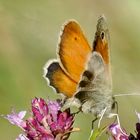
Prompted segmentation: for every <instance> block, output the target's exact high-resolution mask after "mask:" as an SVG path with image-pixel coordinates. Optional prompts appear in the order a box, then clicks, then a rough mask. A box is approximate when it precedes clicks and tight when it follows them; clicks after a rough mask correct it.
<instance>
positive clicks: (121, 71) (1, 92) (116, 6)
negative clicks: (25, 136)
mask: <svg viewBox="0 0 140 140" xmlns="http://www.w3.org/2000/svg"><path fill="white" fill-rule="evenodd" d="M101 14H104V15H105V16H106V18H107V21H108V26H109V29H110V34H111V35H110V36H111V63H112V76H113V93H115V94H116V93H117V94H120V93H134V92H137V93H140V1H138V0H133V1H132V0H123V1H121V0H118V1H116V0H108V1H105V0H83V1H82V0H81V1H80V0H77V1H76V0H69V1H68V0H0V114H8V113H9V112H10V111H11V108H12V107H14V108H16V109H17V111H19V110H28V111H29V110H30V102H31V99H32V98H34V97H43V98H51V99H52V98H56V97H57V95H56V94H54V92H53V90H52V89H51V88H50V87H48V86H47V82H46V81H45V80H44V79H43V77H42V75H43V66H44V64H45V63H46V61H47V60H48V59H50V58H55V57H56V46H57V41H58V35H59V31H60V28H61V25H62V24H63V23H64V22H65V21H66V20H68V19H75V20H77V21H78V22H79V23H80V25H81V27H82V28H83V30H84V33H85V35H86V37H87V38H88V40H89V43H90V44H92V41H93V38H94V33H95V29H96V21H97V19H98V16H99V15H101ZM117 101H118V104H119V115H120V121H121V124H122V126H124V127H125V129H126V130H127V131H128V133H129V132H130V131H131V132H134V127H135V122H136V121H137V118H136V115H135V110H137V111H139V112H140V96H133V97H132V96H131V97H130V96H129V97H120V98H117ZM92 119H93V116H92V115H85V114H78V115H77V117H76V122H75V124H74V126H75V127H80V128H81V131H80V132H79V133H74V134H72V135H71V137H70V139H71V140H72V139H81V140H87V139H88V137H89V134H90V129H91V120H92ZM19 133H21V131H20V129H19V128H17V127H16V126H12V125H11V124H9V123H8V121H6V120H4V119H3V118H0V139H1V140H14V139H15V138H16V137H17V136H18V134H19ZM102 139H104V138H102Z"/></svg>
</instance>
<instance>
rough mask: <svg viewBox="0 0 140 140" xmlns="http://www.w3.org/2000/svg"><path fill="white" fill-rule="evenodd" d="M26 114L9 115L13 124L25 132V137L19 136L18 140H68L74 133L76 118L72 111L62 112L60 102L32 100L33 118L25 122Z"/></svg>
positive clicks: (13, 113)
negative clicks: (71, 133) (72, 132)
mask: <svg viewBox="0 0 140 140" xmlns="http://www.w3.org/2000/svg"><path fill="white" fill-rule="evenodd" d="M25 114H26V112H25V111H21V112H19V113H15V112H12V114H11V115H7V116H6V117H5V118H6V119H8V120H9V121H10V122H11V123H12V124H14V125H17V126H19V127H20V128H22V129H23V130H24V133H25V135H22V134H21V135H19V137H18V138H17V139H16V140H64V139H65V140H66V139H68V137H69V135H70V132H71V131H72V129H73V127H72V125H73V122H74V116H73V115H72V114H71V113H70V109H66V110H64V111H63V112H62V111H61V104H60V102H59V101H49V102H48V104H47V103H46V102H45V101H44V100H43V99H42V98H35V99H33V100H32V114H33V115H32V116H31V117H30V118H28V119H27V120H23V118H24V116H25Z"/></svg>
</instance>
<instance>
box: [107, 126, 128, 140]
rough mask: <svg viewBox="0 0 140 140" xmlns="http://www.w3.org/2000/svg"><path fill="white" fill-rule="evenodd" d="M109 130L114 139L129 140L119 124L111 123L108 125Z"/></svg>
mask: <svg viewBox="0 0 140 140" xmlns="http://www.w3.org/2000/svg"><path fill="white" fill-rule="evenodd" d="M109 131H110V133H111V135H112V137H113V139H114V140H129V138H128V137H129V136H128V135H127V134H126V132H125V131H124V130H122V129H121V127H120V125H118V124H112V125H110V126H109Z"/></svg>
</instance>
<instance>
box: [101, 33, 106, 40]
mask: <svg viewBox="0 0 140 140" xmlns="http://www.w3.org/2000/svg"><path fill="white" fill-rule="evenodd" d="M104 36H105V33H104V32H103V31H102V32H101V39H102V40H103V39H104Z"/></svg>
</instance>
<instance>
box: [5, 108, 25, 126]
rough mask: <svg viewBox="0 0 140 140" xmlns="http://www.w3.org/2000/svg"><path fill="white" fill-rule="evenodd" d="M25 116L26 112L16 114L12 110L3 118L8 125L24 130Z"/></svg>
mask: <svg viewBox="0 0 140 140" xmlns="http://www.w3.org/2000/svg"><path fill="white" fill-rule="evenodd" d="M25 115H26V111H20V112H19V113H16V112H15V111H14V110H12V113H11V114H8V115H6V116H5V117H4V118H5V119H7V120H8V121H9V122H10V123H12V124H14V125H17V126H19V127H21V128H24V127H25V126H26V123H25V121H23V118H24V116H25Z"/></svg>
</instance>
